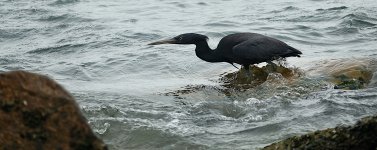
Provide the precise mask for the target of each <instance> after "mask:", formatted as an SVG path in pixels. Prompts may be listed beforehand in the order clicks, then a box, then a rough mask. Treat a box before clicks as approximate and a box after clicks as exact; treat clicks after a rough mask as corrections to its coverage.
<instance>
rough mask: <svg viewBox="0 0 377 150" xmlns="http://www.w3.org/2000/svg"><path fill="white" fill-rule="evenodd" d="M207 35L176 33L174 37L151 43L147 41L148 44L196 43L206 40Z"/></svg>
mask: <svg viewBox="0 0 377 150" xmlns="http://www.w3.org/2000/svg"><path fill="white" fill-rule="evenodd" d="M207 40H208V37H207V36H205V35H201V34H196V33H185V34H181V35H178V36H176V37H174V38H171V39H167V40H161V41H156V42H153V43H149V44H148V45H158V44H196V43H199V42H202V41H205V42H206V41H207Z"/></svg>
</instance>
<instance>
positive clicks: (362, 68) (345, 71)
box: [307, 58, 377, 90]
mask: <svg viewBox="0 0 377 150" xmlns="http://www.w3.org/2000/svg"><path fill="white" fill-rule="evenodd" d="M376 71H377V60H376V59H373V58H358V59H356V58H354V59H334V60H326V61H322V62H319V63H317V64H316V65H315V67H313V68H311V69H309V70H308V72H307V73H308V74H309V75H312V76H324V77H325V78H326V79H327V80H328V81H330V82H331V83H333V84H334V88H335V89H346V90H356V89H362V88H365V87H368V86H369V85H370V84H371V83H374V82H375V81H374V80H373V78H375V72H376Z"/></svg>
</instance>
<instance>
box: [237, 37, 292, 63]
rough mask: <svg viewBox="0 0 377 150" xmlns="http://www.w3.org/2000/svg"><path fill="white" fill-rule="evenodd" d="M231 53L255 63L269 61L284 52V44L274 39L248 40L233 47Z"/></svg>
mask: <svg viewBox="0 0 377 150" xmlns="http://www.w3.org/2000/svg"><path fill="white" fill-rule="evenodd" d="M232 50H233V54H234V55H235V56H236V57H238V58H242V59H246V60H253V61H255V62H256V63H259V62H265V61H270V60H273V59H276V57H279V56H281V55H283V54H284V50H285V45H282V44H281V43H279V42H275V41H262V40H248V41H245V42H242V43H240V44H238V45H236V46H234V47H233V49H232Z"/></svg>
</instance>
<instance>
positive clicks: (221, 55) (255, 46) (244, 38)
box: [148, 33, 302, 76]
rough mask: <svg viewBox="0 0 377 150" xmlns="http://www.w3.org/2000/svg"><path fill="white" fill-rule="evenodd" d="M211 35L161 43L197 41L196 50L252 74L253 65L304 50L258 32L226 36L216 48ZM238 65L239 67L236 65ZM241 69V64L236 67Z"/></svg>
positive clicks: (186, 36)
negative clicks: (250, 68) (211, 41)
mask: <svg viewBox="0 0 377 150" xmlns="http://www.w3.org/2000/svg"><path fill="white" fill-rule="evenodd" d="M207 40H208V37H207V36H205V35H201V34H196V33H185V34H181V35H178V36H176V37H174V38H172V39H167V40H161V41H157V42H153V43H150V44H148V45H158V44H195V45H196V48H195V53H196V56H198V57H199V58H200V59H202V60H204V61H207V62H227V63H230V64H232V65H233V66H234V64H233V63H237V64H240V65H242V66H243V67H244V68H245V69H246V73H247V75H248V76H249V75H250V74H249V66H250V65H251V64H258V63H261V62H267V63H271V61H273V60H276V59H278V58H285V57H292V56H293V57H300V54H302V53H301V51H299V50H297V49H295V48H293V47H291V46H289V45H287V44H286V43H284V42H282V41H280V40H277V39H275V38H272V37H268V36H264V35H261V34H257V33H235V34H230V35H227V36H225V37H224V38H222V39H221V40H220V42H219V44H218V46H217V48H216V49H214V50H212V49H211V48H210V47H209V46H208V43H207ZM235 67H236V66H235ZM236 68H237V67H236Z"/></svg>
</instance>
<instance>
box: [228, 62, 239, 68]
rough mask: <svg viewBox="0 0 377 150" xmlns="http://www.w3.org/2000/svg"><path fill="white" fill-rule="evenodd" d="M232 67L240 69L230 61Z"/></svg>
mask: <svg viewBox="0 0 377 150" xmlns="http://www.w3.org/2000/svg"><path fill="white" fill-rule="evenodd" d="M230 64H231V65H232V66H233V67H235V68H237V69H240V68H238V67H237V66H236V65H234V64H233V63H230Z"/></svg>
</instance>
